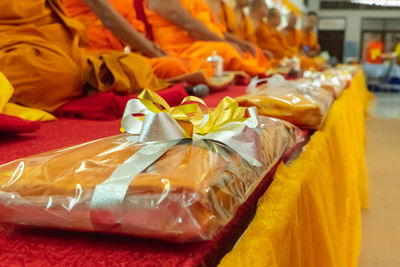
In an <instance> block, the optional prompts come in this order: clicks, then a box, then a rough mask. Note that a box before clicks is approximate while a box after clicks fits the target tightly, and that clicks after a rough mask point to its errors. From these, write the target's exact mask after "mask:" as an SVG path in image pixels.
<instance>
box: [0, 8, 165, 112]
mask: <svg viewBox="0 0 400 267" xmlns="http://www.w3.org/2000/svg"><path fill="white" fill-rule="evenodd" d="M83 30H84V28H83V25H82V24H81V23H79V22H78V21H76V20H74V19H70V18H68V17H67V16H66V15H65V13H64V10H63V8H62V5H61V4H60V1H59V0H32V1H13V0H2V1H1V2H0V66H1V71H2V72H3V73H4V75H5V76H6V77H7V78H8V79H9V81H10V82H11V84H12V85H13V87H14V89H15V91H14V95H13V97H12V101H13V102H14V103H19V104H22V105H25V106H30V107H34V108H39V109H42V110H46V111H50V112H52V111H55V110H56V109H57V108H59V107H60V106H62V105H64V104H66V103H67V102H69V101H70V100H71V99H72V98H75V97H79V96H82V94H83V93H84V89H83V88H84V85H85V84H86V85H91V86H92V87H94V88H95V89H98V90H103V91H105V90H112V89H113V90H116V91H118V92H120V93H133V92H135V91H136V90H139V89H140V88H143V87H148V88H152V89H154V90H158V89H162V88H164V87H166V86H167V84H166V83H163V82H160V81H159V80H158V79H157V78H156V77H155V76H154V73H153V72H152V70H151V66H150V65H149V64H148V62H147V61H146V60H145V59H144V58H143V57H141V56H138V55H134V54H132V55H129V56H128V55H124V54H123V53H111V54H96V55H88V54H86V52H85V51H84V50H83V49H82V48H80V46H79V45H80V42H81V41H82V40H84V38H83V36H84V35H83ZM86 87H89V86H86Z"/></svg>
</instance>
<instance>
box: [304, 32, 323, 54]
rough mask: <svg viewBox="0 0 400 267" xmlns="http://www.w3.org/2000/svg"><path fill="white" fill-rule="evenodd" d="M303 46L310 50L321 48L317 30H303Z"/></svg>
mask: <svg viewBox="0 0 400 267" xmlns="http://www.w3.org/2000/svg"><path fill="white" fill-rule="evenodd" d="M301 37H302V38H301V48H302V49H304V48H305V47H306V46H307V47H308V49H309V50H316V51H319V50H320V46H319V43H318V38H317V35H316V34H315V32H313V31H304V30H303V31H302V34H301Z"/></svg>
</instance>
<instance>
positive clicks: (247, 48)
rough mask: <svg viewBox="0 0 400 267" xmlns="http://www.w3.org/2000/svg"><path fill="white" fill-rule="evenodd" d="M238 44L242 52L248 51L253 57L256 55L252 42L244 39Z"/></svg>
mask: <svg viewBox="0 0 400 267" xmlns="http://www.w3.org/2000/svg"><path fill="white" fill-rule="evenodd" d="M238 44H239V46H240V49H241V50H242V51H243V52H247V53H250V54H251V55H252V56H253V57H255V56H256V55H257V51H256V47H255V46H254V45H253V44H251V43H249V42H246V41H241V42H239V43H238Z"/></svg>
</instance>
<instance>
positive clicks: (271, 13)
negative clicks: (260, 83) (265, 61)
mask: <svg viewBox="0 0 400 267" xmlns="http://www.w3.org/2000/svg"><path fill="white" fill-rule="evenodd" d="M260 2H263V1H260ZM263 4H264V5H265V3H264V2H263ZM260 5H262V4H260ZM255 8H256V9H255ZM257 9H258V8H257V7H256V6H254V5H253V6H252V16H253V18H256V17H258V20H259V21H258V26H257V29H256V36H257V44H258V46H259V47H261V48H262V49H266V50H268V51H270V52H271V53H272V54H273V58H274V61H273V62H272V63H273V66H275V67H277V65H279V63H280V61H281V60H282V59H283V58H292V57H294V56H296V53H294V52H293V51H291V50H290V48H289V46H288V44H287V43H286V41H285V39H284V38H283V36H282V35H281V33H280V32H279V31H278V30H277V27H278V26H279V25H280V24H281V14H280V12H279V10H278V9H276V8H270V9H269V10H268V14H267V18H268V22H265V21H264V20H263V15H264V14H262V13H261V11H262V10H263V9H261V10H257Z"/></svg>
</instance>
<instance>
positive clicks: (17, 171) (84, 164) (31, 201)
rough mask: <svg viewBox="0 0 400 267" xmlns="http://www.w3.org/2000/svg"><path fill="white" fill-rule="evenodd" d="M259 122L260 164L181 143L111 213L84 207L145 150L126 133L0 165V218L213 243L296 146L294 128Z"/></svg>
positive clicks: (219, 148)
mask: <svg viewBox="0 0 400 267" xmlns="http://www.w3.org/2000/svg"><path fill="white" fill-rule="evenodd" d="M260 119H261V120H262V122H263V128H262V131H261V143H260V146H259V154H260V155H261V163H262V166H261V167H254V166H253V165H251V164H249V163H248V162H247V161H245V160H244V159H242V158H241V157H240V156H239V155H238V154H237V153H236V152H233V150H231V149H230V148H228V147H227V146H225V145H223V144H221V143H218V142H215V141H210V140H203V141H199V142H196V143H195V144H192V140H190V139H183V140H182V141H181V142H180V143H179V144H178V145H175V146H173V147H172V148H171V149H169V150H168V151H167V152H166V153H165V154H164V155H163V156H162V157H160V158H159V159H158V160H157V161H156V162H155V163H153V164H152V165H150V167H148V168H147V169H145V171H144V172H142V173H141V174H139V175H137V176H136V177H135V178H134V179H133V181H132V182H131V183H130V186H129V189H128V192H127V195H126V197H125V200H124V201H123V203H122V204H120V205H119V206H118V207H117V208H116V210H112V211H110V210H107V209H102V208H98V207H96V208H93V207H92V206H91V205H90V203H91V199H92V196H93V192H94V189H95V187H96V186H97V185H99V184H101V183H102V182H104V181H105V180H106V179H108V178H109V177H110V176H111V174H112V173H113V172H114V171H115V169H116V168H117V167H119V166H120V165H121V164H123V163H124V162H125V161H126V160H127V159H128V158H130V157H131V156H132V155H133V154H135V153H136V152H137V151H138V150H139V149H140V148H142V147H143V145H139V144H135V143H133V142H131V141H130V138H131V137H130V135H129V134H121V135H117V136H112V137H108V138H104V139H100V140H97V141H93V142H89V143H87V144H83V145H78V146H75V147H71V148H66V149H61V150H58V151H52V152H48V153H44V154H40V155H36V156H32V157H28V158H26V159H22V160H17V161H14V162H11V163H9V164H6V165H3V166H0V188H1V190H0V221H7V222H13V223H18V224H25V225H34V226H41V227H56V228H63V229H74V230H81V231H103V232H117V233H124V234H129V235H136V236H142V237H152V238H160V239H166V240H170V241H173V242H185V241H195V240H207V239H211V238H212V237H213V236H215V235H216V233H218V231H219V230H220V229H222V227H223V226H225V225H226V224H227V223H228V222H229V221H230V220H231V219H232V218H233V216H234V215H235V212H236V210H237V208H238V207H239V206H240V205H241V204H242V203H244V201H245V200H246V199H247V198H248V197H249V196H250V194H251V193H252V191H253V190H254V189H255V188H256V186H257V185H258V183H259V182H260V181H261V180H262V178H263V177H264V176H265V174H266V173H267V172H268V171H269V170H270V168H271V167H272V166H273V165H274V164H275V163H276V162H277V161H278V160H279V158H280V157H281V155H282V154H283V153H284V152H285V151H286V150H287V149H288V148H289V147H291V146H293V145H294V144H295V142H296V133H297V130H296V129H297V128H295V127H294V126H292V125H289V124H286V123H284V122H281V121H275V120H271V119H268V118H265V117H261V118H260Z"/></svg>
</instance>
